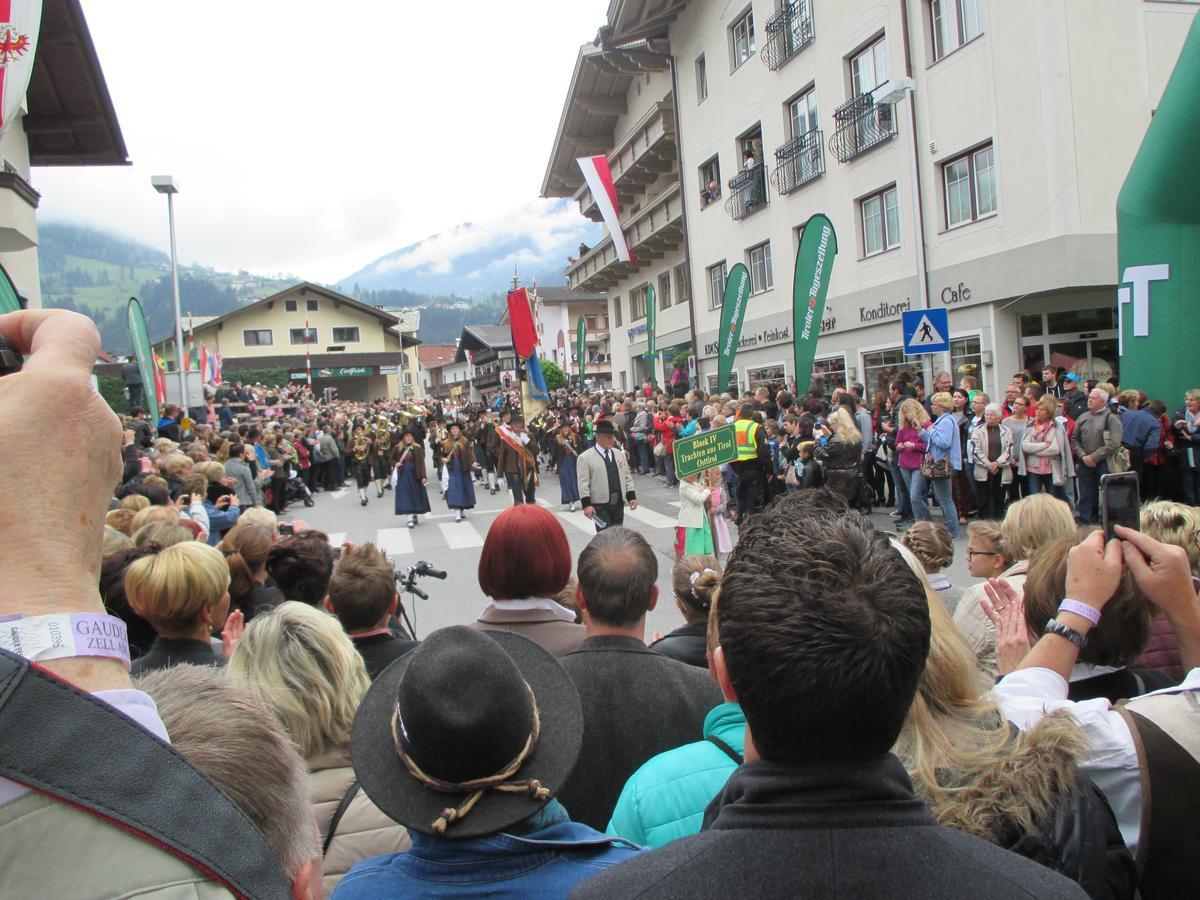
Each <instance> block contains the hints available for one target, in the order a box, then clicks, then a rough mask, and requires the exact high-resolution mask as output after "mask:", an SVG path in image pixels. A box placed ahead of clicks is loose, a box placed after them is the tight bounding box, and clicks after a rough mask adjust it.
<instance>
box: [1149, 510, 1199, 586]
mask: <svg viewBox="0 0 1200 900" xmlns="http://www.w3.org/2000/svg"><path fill="white" fill-rule="evenodd" d="M1141 524H1142V531H1143V532H1144V533H1146V534H1147V535H1149V536H1150V537H1152V538H1154V539H1155V540H1156V541H1162V542H1163V543H1164V544H1174V545H1175V546H1177V547H1182V548H1183V549H1184V550H1185V551H1187V557H1188V564H1189V565H1191V567H1192V575H1193V576H1196V577H1200V510H1198V509H1196V507H1194V506H1188V505H1187V504H1184V503H1176V502H1174V501H1172V500H1155V501H1154V502H1152V503H1147V504H1146V505H1145V506H1143V507H1142V514H1141Z"/></svg>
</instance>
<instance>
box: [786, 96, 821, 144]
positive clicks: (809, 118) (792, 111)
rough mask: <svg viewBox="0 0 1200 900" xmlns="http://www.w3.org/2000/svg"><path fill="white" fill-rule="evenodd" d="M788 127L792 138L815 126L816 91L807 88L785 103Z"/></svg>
mask: <svg viewBox="0 0 1200 900" xmlns="http://www.w3.org/2000/svg"><path fill="white" fill-rule="evenodd" d="M787 116H788V128H789V129H790V134H791V136H792V137H793V138H798V137H802V136H804V135H806V134H808V133H809V132H810V131H812V130H813V129H815V128H816V127H817V92H816V91H815V90H813V89H812V88H809V89H808V90H807V91H805V92H804V93H803V94H801V95H800V96H798V97H794V98H792V99H791V100H789V101H788V104H787Z"/></svg>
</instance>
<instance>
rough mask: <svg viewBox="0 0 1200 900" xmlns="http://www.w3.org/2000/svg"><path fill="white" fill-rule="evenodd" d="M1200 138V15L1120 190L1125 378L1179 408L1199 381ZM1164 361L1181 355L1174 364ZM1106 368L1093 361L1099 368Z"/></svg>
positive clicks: (1120, 328)
mask: <svg viewBox="0 0 1200 900" xmlns="http://www.w3.org/2000/svg"><path fill="white" fill-rule="evenodd" d="M1197 143H1200V17H1196V18H1193V19H1192V25H1191V30H1190V31H1189V32H1188V36H1187V38H1185V40H1184V44H1183V50H1182V51H1181V52H1180V54H1179V60H1178V62H1176V64H1175V70H1174V72H1173V73H1172V74H1171V78H1170V80H1169V81H1168V82H1167V87H1166V89H1165V90H1164V91H1163V95H1162V99H1161V100H1160V101H1159V103H1158V108H1157V109H1156V110H1155V112H1154V117H1153V118H1152V119H1151V120H1150V127H1149V128H1147V129H1146V136H1145V137H1144V138H1143V139H1142V145H1141V147H1139V148H1138V152H1137V156H1136V157H1134V160H1133V165H1132V166H1130V169H1129V175H1128V176H1127V177H1126V179H1125V184H1124V185H1122V187H1121V193H1120V194H1119V195H1118V196H1117V281H1118V286H1117V354H1118V356H1119V357H1120V361H1121V362H1120V370H1119V375H1120V379H1121V385H1122V387H1124V386H1125V385H1129V386H1130V387H1133V388H1137V389H1138V390H1142V391H1145V392H1146V393H1147V394H1149V395H1150V396H1151V397H1159V398H1161V399H1162V400H1164V401H1165V402H1166V403H1167V408H1168V410H1170V411H1171V412H1174V411H1175V410H1176V409H1178V408H1179V407H1180V406H1181V405H1182V404H1183V400H1184V394H1185V393H1186V392H1187V391H1188V390H1190V389H1191V388H1194V387H1196V381H1197V379H1196V377H1195V375H1196V368H1195V366H1194V365H1193V364H1192V363H1193V361H1194V359H1195V355H1196V347H1197V346H1200V310H1198V308H1197V304H1196V298H1197V297H1200V212H1198V210H1200V182H1197V180H1196V179H1195V178H1182V179H1181V178H1179V166H1180V163H1181V161H1182V160H1185V159H1188V158H1189V157H1190V156H1191V154H1192V153H1194V152H1195V148H1196V146H1197ZM1164 362H1168V363H1169V362H1176V363H1177V364H1175V365H1164ZM1090 374H1091V375H1092V376H1093V377H1096V378H1100V377H1102V376H1103V375H1104V373H1103V372H1100V371H1097V370H1096V368H1095V367H1094V366H1093V370H1092V372H1091V373H1090Z"/></svg>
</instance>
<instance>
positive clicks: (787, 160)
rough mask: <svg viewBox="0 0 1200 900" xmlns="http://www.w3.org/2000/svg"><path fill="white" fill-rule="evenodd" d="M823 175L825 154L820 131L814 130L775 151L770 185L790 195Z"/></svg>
mask: <svg viewBox="0 0 1200 900" xmlns="http://www.w3.org/2000/svg"><path fill="white" fill-rule="evenodd" d="M824 174H825V152H824V150H823V149H822V147H821V129H819V128H814V129H813V130H812V131H808V132H805V133H804V134H802V135H800V136H799V137H795V138H792V139H791V140H790V141H788V142H787V143H786V144H784V145H783V146H782V147H780V148H779V149H777V150H776V151H775V171H774V172H772V173H771V184H773V185H774V186H775V190H777V191H778V192H779V193H781V194H790V193H791V192H792V191H794V190H796V188H798V187H801V186H802V185H805V184H808V183H809V182H810V181H812V180H813V179H814V178H818V177H820V176H821V175H824Z"/></svg>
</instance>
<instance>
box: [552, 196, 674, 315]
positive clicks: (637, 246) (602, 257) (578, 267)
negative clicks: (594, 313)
mask: <svg viewBox="0 0 1200 900" xmlns="http://www.w3.org/2000/svg"><path fill="white" fill-rule="evenodd" d="M623 224H624V226H625V241H626V243H628V244H629V249H630V251H631V253H632V254H633V259H632V260H631V261H630V262H623V261H621V260H619V259H617V251H616V249H615V248H614V247H613V242H612V238H611V237H610V236H608V235H605V237H604V240H602V241H601V242H600V243H598V244H597V245H596V246H595V247H593V248H591V249H590V250H588V252H587V253H585V254H583V256H581V257H580V258H579V260H578V261H577V262H575V263H574V264H573V265H571V266H568V267H567V273H566V274H567V286H568V287H570V288H571V289H572V290H584V291H607V290H608V289H609V288H611V287H612V286H613V285H614V284H617V283H618V282H620V281H621V280H622V279H625V278H628V277H630V276H632V275H633V274H634V273H636V272H637V271H638V270H639V269H642V268H644V267H646V266H647V265H649V264H651V263H652V262H653V261H654V260H657V259H662V258H663V257H664V256H666V254H667V253H670V252H673V251H675V250H678V249H680V248H681V247H682V246H683V198H682V197H680V194H679V183H678V182H676V183H674V184H672V185H671V186H670V187H668V188H667V189H666V190H665V191H663V192H662V193H661V194H659V195H658V196H657V197H654V198H653V199H652V200H649V201H648V202H647V203H646V205H645V206H644V207H642V208H641V209H640V210H638V211H637V212H636V213H634V214H633V215H632V216H630V217H629V218H628V219H627V220H626V221H625V222H624V223H623Z"/></svg>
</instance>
